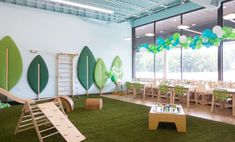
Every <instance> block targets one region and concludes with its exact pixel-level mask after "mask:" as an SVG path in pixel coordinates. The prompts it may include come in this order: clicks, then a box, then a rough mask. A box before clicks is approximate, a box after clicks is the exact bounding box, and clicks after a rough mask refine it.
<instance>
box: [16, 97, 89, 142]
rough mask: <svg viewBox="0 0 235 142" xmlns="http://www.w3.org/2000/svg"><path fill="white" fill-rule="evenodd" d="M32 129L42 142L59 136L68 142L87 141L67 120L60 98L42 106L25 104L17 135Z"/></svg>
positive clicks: (41, 104)
mask: <svg viewBox="0 0 235 142" xmlns="http://www.w3.org/2000/svg"><path fill="white" fill-rule="evenodd" d="M32 128H34V129H35V130H36V133H37V136H38V139H39V141H40V142H44V140H45V139H46V138H48V137H51V136H54V135H59V134H60V135H61V136H62V137H63V138H64V139H65V141H67V142H80V141H82V140H84V139H85V137H84V136H83V135H82V134H81V133H80V132H79V131H78V130H77V128H76V127H75V126H74V125H73V124H72V123H71V122H70V121H69V119H68V118H67V115H66V114H65V112H64V109H63V106H62V103H61V101H60V98H56V99H54V100H53V101H52V102H51V101H50V102H43V103H40V104H36V103H35V104H32V103H29V102H26V103H25V105H24V107H23V109H22V113H21V116H20V119H19V121H18V124H17V127H16V130H15V134H17V133H19V132H22V131H25V130H28V129H32Z"/></svg>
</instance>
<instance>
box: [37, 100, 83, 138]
mask: <svg viewBox="0 0 235 142" xmlns="http://www.w3.org/2000/svg"><path fill="white" fill-rule="evenodd" d="M38 107H39V109H41V111H42V112H43V113H44V115H45V116H46V117H47V119H48V120H49V121H50V122H51V123H52V125H53V126H54V127H55V128H56V129H57V130H58V132H59V133H60V134H61V135H62V137H64V139H65V140H66V141H67V142H80V141H82V140H84V139H85V137H84V136H83V135H82V134H81V133H80V132H79V131H78V129H77V128H76V127H75V126H74V125H73V124H72V123H71V122H70V121H69V119H68V118H67V117H66V116H65V115H64V114H63V113H62V112H61V111H60V110H59V108H57V107H56V105H55V104H54V103H53V102H48V103H43V104H39V105H38Z"/></svg>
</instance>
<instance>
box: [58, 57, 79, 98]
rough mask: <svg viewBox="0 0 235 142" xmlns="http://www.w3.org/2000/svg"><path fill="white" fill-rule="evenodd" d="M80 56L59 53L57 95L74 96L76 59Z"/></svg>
mask: <svg viewBox="0 0 235 142" xmlns="http://www.w3.org/2000/svg"><path fill="white" fill-rule="evenodd" d="M77 55H78V54H67V53H58V54H57V57H56V60H57V95H58V96H74V95H75V91H74V84H75V83H74V81H75V74H74V71H75V65H74V57H76V56H77Z"/></svg>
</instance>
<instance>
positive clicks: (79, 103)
mask: <svg viewBox="0 0 235 142" xmlns="http://www.w3.org/2000/svg"><path fill="white" fill-rule="evenodd" d="M89 97H99V96H89ZM85 98H87V97H85V96H83V97H81V98H80V99H77V98H74V103H75V110H74V111H73V112H72V113H69V119H70V120H71V121H72V123H73V124H75V125H76V127H77V128H78V129H79V130H80V131H81V133H82V134H83V135H85V136H86V140H85V142H234V141H235V126H233V125H229V124H225V123H219V122H214V121H209V120H205V119H201V118H196V117H191V116H187V133H178V132H177V131H176V129H175V126H174V124H165V123H161V124H160V126H159V129H158V130H154V131H149V130H148V112H149V109H150V108H149V107H146V106H142V105H136V104H131V103H127V102H122V101H117V100H112V99H108V98H103V102H104V107H103V109H102V110H100V111H88V110H85V109H84V102H85ZM21 108H22V106H21V105H18V106H13V107H11V108H8V109H5V110H0V142H37V141H38V138H37V135H36V132H35V131H34V129H31V130H27V131H25V132H21V133H18V134H17V135H16V136H14V135H13V132H14V129H15V127H16V124H17V121H18V118H19V116H20V113H21ZM45 141H46V142H47V141H48V142H52V141H54V142H59V141H63V139H62V138H61V137H60V136H53V137H51V138H49V139H46V140H45Z"/></svg>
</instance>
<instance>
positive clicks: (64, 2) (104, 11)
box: [50, 0, 114, 14]
mask: <svg viewBox="0 0 235 142" xmlns="http://www.w3.org/2000/svg"><path fill="white" fill-rule="evenodd" d="M50 1H52V2H57V3H62V4H65V5H70V6H74V7H80V8H85V9H90V10H95V11H99V12H103V13H109V14H113V13H114V11H112V10H108V9H104V8H99V7H94V6H89V5H85V4H81V3H77V2H71V1H66V0H50Z"/></svg>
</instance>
